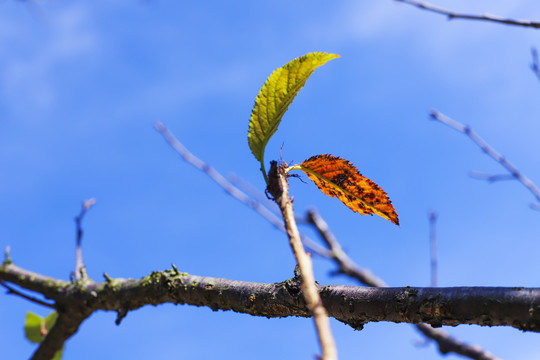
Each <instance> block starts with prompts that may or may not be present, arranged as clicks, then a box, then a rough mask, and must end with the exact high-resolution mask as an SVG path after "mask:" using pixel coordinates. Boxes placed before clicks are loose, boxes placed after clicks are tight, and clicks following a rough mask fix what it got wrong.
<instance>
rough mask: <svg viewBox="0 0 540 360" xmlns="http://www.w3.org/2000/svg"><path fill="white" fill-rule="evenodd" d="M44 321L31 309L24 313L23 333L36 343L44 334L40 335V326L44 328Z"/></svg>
mask: <svg viewBox="0 0 540 360" xmlns="http://www.w3.org/2000/svg"><path fill="white" fill-rule="evenodd" d="M44 321H45V319H43V318H42V317H41V316H39V315H36V314H34V313H33V312H31V311H28V312H27V313H26V321H25V322H24V333H25V335H26V338H27V339H28V340H30V341H31V342H33V343H38V344H39V343H40V342H41V341H42V340H43V338H44V336H43V335H42V328H45V324H44V323H43V322H44Z"/></svg>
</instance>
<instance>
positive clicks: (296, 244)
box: [267, 161, 338, 360]
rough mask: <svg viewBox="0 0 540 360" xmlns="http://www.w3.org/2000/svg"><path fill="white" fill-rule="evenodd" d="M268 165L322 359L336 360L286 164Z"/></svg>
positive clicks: (276, 200)
mask: <svg viewBox="0 0 540 360" xmlns="http://www.w3.org/2000/svg"><path fill="white" fill-rule="evenodd" d="M270 164H271V166H270V171H269V173H268V179H269V183H268V189H267V190H268V192H269V193H270V194H271V195H272V196H273V198H274V201H275V202H276V204H278V206H279V208H280V210H281V213H282V216H283V220H284V222H285V228H286V229H287V235H288V237H289V243H290V245H291V249H292V251H293V253H294V256H295V258H296V261H297V262H298V267H299V268H300V276H301V278H302V283H301V284H300V288H301V289H302V294H303V296H304V299H305V300H306V305H307V308H308V309H309V311H310V313H311V314H312V315H313V321H314V322H315V327H316V329H317V335H318V337H319V343H320V344H321V350H322V356H321V359H323V360H337V358H338V357H337V348H336V343H335V341H334V337H333V335H332V331H331V330H330V321H329V319H328V312H327V311H326V309H325V307H324V305H323V303H322V301H321V297H320V295H319V292H318V290H317V285H316V283H315V275H314V274H313V263H312V261H311V257H310V256H309V255H308V254H307V253H306V251H305V250H304V247H303V245H302V241H301V239H300V232H299V231H298V226H297V225H296V220H295V218H294V211H293V202H292V200H291V199H290V198H289V183H288V181H287V174H286V173H285V167H286V164H284V163H282V164H280V165H278V164H277V162H276V161H272V162H271V163H270Z"/></svg>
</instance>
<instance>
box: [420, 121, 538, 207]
mask: <svg viewBox="0 0 540 360" xmlns="http://www.w3.org/2000/svg"><path fill="white" fill-rule="evenodd" d="M430 116H431V118H432V119H434V120H438V121H440V122H441V123H443V124H445V125H448V126H449V127H451V128H453V129H455V130H457V131H459V132H461V133H463V134H465V135H467V136H468V137H469V138H470V139H471V140H472V141H473V142H474V143H475V144H476V145H478V146H479V147H480V148H481V149H482V151H484V152H485V153H486V154H487V155H489V156H490V157H491V158H492V159H494V160H495V161H497V162H498V163H499V164H501V166H502V167H504V168H505V169H506V170H508V172H509V173H510V175H512V176H513V177H514V179H516V180H517V181H519V182H520V183H521V184H523V186H525V187H526V188H527V189H529V191H530V192H531V193H532V194H533V196H534V197H535V198H536V200H537V201H538V202H540V189H538V187H537V186H536V185H535V184H534V183H533V182H532V180H531V179H529V178H528V177H526V176H525V175H523V173H521V171H519V169H518V168H516V167H515V166H514V165H512V164H511V163H510V162H509V161H508V160H506V158H505V157H504V156H502V155H501V154H499V153H498V152H497V151H496V150H495V149H493V148H492V147H491V146H490V145H489V144H488V143H487V142H486V141H485V140H484V139H482V138H481V137H480V136H478V134H477V133H475V132H474V131H473V130H472V129H471V128H470V127H468V126H466V125H464V124H462V123H460V122H457V121H455V120H452V119H451V118H449V117H448V116H446V115H444V114H442V113H440V112H438V111H436V110H432V111H431V113H430Z"/></svg>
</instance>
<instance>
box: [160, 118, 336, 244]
mask: <svg viewBox="0 0 540 360" xmlns="http://www.w3.org/2000/svg"><path fill="white" fill-rule="evenodd" d="M154 127H155V128H156V130H157V131H158V132H159V133H160V134H161V135H162V136H163V138H164V139H165V141H167V143H168V144H169V145H170V146H171V147H172V148H173V149H174V150H175V151H176V153H177V154H178V155H180V157H181V158H182V159H183V160H184V161H186V162H187V163H188V164H190V165H192V166H194V167H195V168H197V169H198V170H200V171H202V172H203V173H204V174H206V175H207V176H208V177H210V179H212V180H213V181H214V182H215V183H216V184H217V185H219V186H220V187H221V188H222V189H223V190H225V192H226V193H227V194H229V195H230V196H232V197H233V198H235V199H236V200H238V201H240V202H241V203H242V204H244V205H246V206H248V207H249V208H251V209H252V210H254V211H255V212H256V213H257V214H259V215H260V216H262V217H263V218H264V219H265V220H266V221H268V222H269V223H270V224H272V225H273V226H274V227H276V228H277V229H278V230H280V231H283V232H286V230H285V227H284V226H283V221H282V220H281V218H279V217H278V216H277V215H276V214H275V213H274V212H273V211H272V210H270V209H269V208H268V207H267V206H266V205H263V203H262V202H260V201H256V200H254V199H253V198H252V197H250V196H249V195H247V194H246V193H245V192H244V191H242V190H241V189H239V188H238V187H237V186H235V185H234V184H233V183H232V182H231V181H229V180H227V179H226V178H225V177H224V176H223V175H221V174H220V173H219V172H218V171H217V170H216V169H214V168H213V167H212V166H210V165H209V164H207V163H206V162H204V161H203V160H201V159H199V158H198V157H196V156H195V155H193V154H192V153H191V152H190V151H189V150H188V149H187V148H186V147H185V146H184V145H183V144H182V143H181V142H180V141H179V140H178V139H177V138H176V137H175V136H174V134H173V133H171V131H170V130H169V129H168V128H167V127H166V126H165V125H163V124H162V123H161V122H159V121H158V122H156V123H155V124H154ZM271 204H272V205H274V203H271ZM302 242H303V243H304V244H305V245H306V246H307V247H308V248H310V249H311V250H313V251H314V252H315V253H324V252H325V251H326V250H325V249H324V248H323V247H321V246H320V245H319V244H317V243H316V242H315V241H313V240H311V239H310V238H308V237H307V236H304V235H302Z"/></svg>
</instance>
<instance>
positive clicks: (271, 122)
mask: <svg viewBox="0 0 540 360" xmlns="http://www.w3.org/2000/svg"><path fill="white" fill-rule="evenodd" d="M338 57H339V55H335V54H328V53H323V52H314V53H309V54H306V55H304V56H302V57H299V58H298V59H294V60H293V61H291V62H289V63H287V64H286V65H285V66H283V67H280V68H279V69H277V70H275V71H274V72H273V73H272V74H271V75H270V76H269V77H268V79H267V80H266V82H265V83H264V85H263V87H262V88H261V90H260V91H259V94H258V95H257V98H256V100H255V106H254V107H253V111H252V112H251V120H250V122H249V132H248V143H249V147H250V149H251V152H252V153H253V155H255V158H256V159H257V160H259V162H260V163H261V171H262V172H263V175H264V178H265V180H266V182H268V179H267V175H266V171H265V169H264V149H265V147H266V144H267V143H268V140H270V138H271V137H272V135H274V133H275V132H276V130H277V128H278V126H279V123H280V122H281V118H282V117H283V115H284V114H285V112H286V111H287V109H288V108H289V105H290V104H291V103H292V101H293V100H294V98H295V96H296V94H298V92H299V91H300V89H301V88H302V87H303V86H304V84H305V83H306V81H307V79H308V78H309V77H310V76H311V74H313V72H314V71H315V69H316V68H318V67H319V66H321V65H324V64H326V63H327V62H328V61H330V60H332V59H335V58H338Z"/></svg>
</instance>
